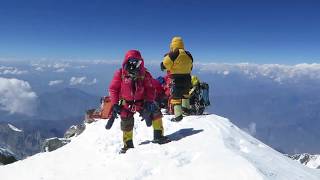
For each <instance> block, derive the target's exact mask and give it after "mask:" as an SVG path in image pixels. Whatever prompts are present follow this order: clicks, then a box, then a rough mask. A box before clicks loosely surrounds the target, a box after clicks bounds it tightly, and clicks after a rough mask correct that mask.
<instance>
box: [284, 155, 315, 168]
mask: <svg viewBox="0 0 320 180" xmlns="http://www.w3.org/2000/svg"><path fill="white" fill-rule="evenodd" d="M289 157H290V158H291V159H293V160H296V161H298V162H300V163H301V164H303V165H305V166H307V167H309V168H313V169H320V155H310V154H307V153H305V154H295V155H292V156H289Z"/></svg>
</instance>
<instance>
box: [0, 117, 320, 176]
mask: <svg viewBox="0 0 320 180" xmlns="http://www.w3.org/2000/svg"><path fill="white" fill-rule="evenodd" d="M170 117H172V116H165V117H164V127H165V134H166V135H168V136H169V137H170V138H171V139H172V140H173V141H172V142H170V143H168V144H164V145H158V144H152V143H149V140H151V139H152V128H147V127H146V125H145V122H141V121H140V120H138V118H137V117H136V121H135V128H134V144H135V148H134V149H130V150H128V151H127V153H126V154H118V152H119V150H120V148H121V146H122V142H121V139H122V132H121V131H120V126H119V119H117V122H115V124H114V127H112V129H111V130H109V131H106V130H105V128H104V126H105V124H106V121H104V120H101V121H97V122H94V123H92V124H89V125H87V128H86V130H85V131H84V132H83V133H82V134H80V135H79V136H78V137H75V138H73V140H72V142H71V143H69V144H67V145H66V146H64V147H62V148H60V149H58V150H56V151H53V152H46V153H40V154H37V155H34V156H32V157H29V158H27V159H25V160H23V161H19V162H16V163H14V164H10V165H7V166H2V167H0V174H1V180H21V179H32V180H57V179H77V180H82V179H83V180H88V179H90V180H98V179H112V180H116V179H121V180H122V179H130V180H131V179H134V180H135V179H136V180H138V179H139V180H140V179H161V180H163V179H174V180H177V179H202V180H203V179H208V180H213V179H217V180H220V179H221V180H222V179H223V180H319V179H320V172H319V171H317V170H314V169H310V168H307V167H305V166H303V165H301V164H299V163H298V162H296V161H293V160H291V159H289V158H288V157H285V156H283V155H282V154H281V153H279V152H277V151H275V150H273V149H271V148H270V147H268V146H267V145H265V144H263V143H261V142H260V141H258V140H256V139H254V138H253V137H251V136H250V135H248V134H247V133H245V132H244V131H242V130H240V129H239V128H237V127H236V126H235V125H233V124H232V123H231V122H230V121H229V120H227V119H225V118H222V117H219V116H216V115H207V116H189V117H186V118H185V119H183V121H181V122H179V123H173V122H170V121H169V118H170Z"/></svg>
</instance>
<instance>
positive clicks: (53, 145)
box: [41, 137, 71, 152]
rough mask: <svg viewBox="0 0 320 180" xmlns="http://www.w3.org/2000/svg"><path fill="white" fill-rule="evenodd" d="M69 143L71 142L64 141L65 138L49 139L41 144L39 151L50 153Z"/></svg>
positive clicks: (68, 140)
mask: <svg viewBox="0 0 320 180" xmlns="http://www.w3.org/2000/svg"><path fill="white" fill-rule="evenodd" d="M69 142H71V140H70V139H66V138H57V137H54V138H49V139H46V140H45V141H44V142H43V144H42V147H41V151H42V152H51V151H54V150H56V149H58V148H60V147H62V146H64V145H66V144H68V143H69Z"/></svg>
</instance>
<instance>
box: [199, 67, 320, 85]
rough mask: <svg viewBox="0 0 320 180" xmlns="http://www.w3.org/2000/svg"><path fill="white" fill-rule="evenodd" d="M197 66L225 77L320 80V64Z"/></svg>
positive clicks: (278, 80)
mask: <svg viewBox="0 0 320 180" xmlns="http://www.w3.org/2000/svg"><path fill="white" fill-rule="evenodd" d="M197 66H198V67H199V69H200V71H202V72H211V73H215V74H221V75H225V76H227V75H230V74H232V73H234V74H237V73H240V74H245V75H247V76H249V77H250V78H252V79H254V78H257V77H267V78H270V79H272V80H274V81H277V82H281V81H284V80H299V79H300V78H309V79H312V80H319V79H320V64H316V63H315V64H297V65H280V64H262V65H260V64H249V63H239V64H223V63H222V64H221V63H208V64H203V63H199V64H197Z"/></svg>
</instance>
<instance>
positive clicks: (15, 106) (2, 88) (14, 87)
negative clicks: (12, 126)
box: [0, 77, 37, 115]
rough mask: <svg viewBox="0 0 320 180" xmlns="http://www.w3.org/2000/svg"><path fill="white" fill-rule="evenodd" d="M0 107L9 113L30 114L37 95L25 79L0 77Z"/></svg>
mask: <svg viewBox="0 0 320 180" xmlns="http://www.w3.org/2000/svg"><path fill="white" fill-rule="evenodd" d="M0 94H1V96H0V109H1V110H5V111H9V112H10V113H12V114H13V113H20V114H26V115H32V114H33V113H34V110H35V108H36V101H37V95H36V93H35V92H33V91H32V89H31V86H30V84H29V83H28V82H27V81H22V80H19V79H8V78H2V77H0Z"/></svg>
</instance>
